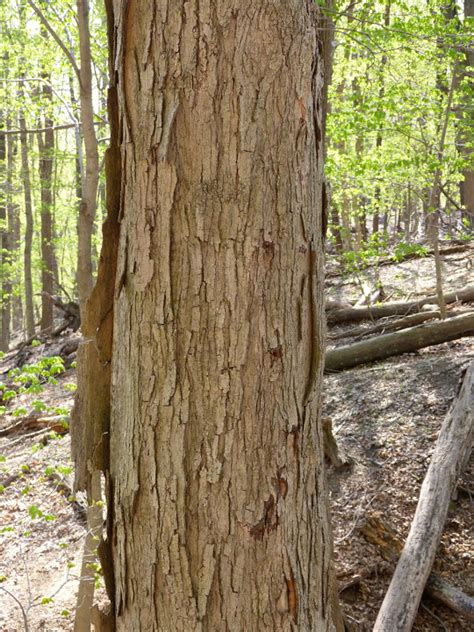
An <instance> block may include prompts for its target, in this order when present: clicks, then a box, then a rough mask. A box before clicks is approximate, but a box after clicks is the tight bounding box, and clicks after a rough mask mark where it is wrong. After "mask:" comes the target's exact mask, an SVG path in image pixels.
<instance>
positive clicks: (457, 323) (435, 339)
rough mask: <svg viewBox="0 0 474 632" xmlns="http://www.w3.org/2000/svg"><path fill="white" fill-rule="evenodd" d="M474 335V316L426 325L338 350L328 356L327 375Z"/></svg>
mask: <svg viewBox="0 0 474 632" xmlns="http://www.w3.org/2000/svg"><path fill="white" fill-rule="evenodd" d="M472 335H474V312H470V313H468V314H463V315H462V316H455V317H454V318H448V319H447V320H443V321H437V322H435V323H425V324H424V325H418V326H417V327H410V328H409V329H404V330H402V331H397V332H395V333H391V334H385V335H382V336H377V337H376V338H371V339H370V340H364V341H362V342H355V343H354V344H351V345H346V346H343V347H338V348H337V349H331V350H330V351H327V352H326V362H325V365H324V368H325V370H326V371H343V370H344V369H350V368H352V367H354V366H358V365H360V364H365V363H367V362H375V360H384V359H385V358H390V357H391V356H394V355H401V354H402V353H409V352H410V351H416V350H417V349H422V348H424V347H430V346H432V345H437V344H440V343H442V342H448V341H449V340H456V339H457V338H463V337H464V336H472Z"/></svg>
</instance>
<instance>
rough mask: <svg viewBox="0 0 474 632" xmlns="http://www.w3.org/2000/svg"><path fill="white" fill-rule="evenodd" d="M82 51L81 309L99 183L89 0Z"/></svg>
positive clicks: (82, 0)
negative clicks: (83, 159)
mask: <svg viewBox="0 0 474 632" xmlns="http://www.w3.org/2000/svg"><path fill="white" fill-rule="evenodd" d="M77 21H78V27H79V44H80V46H79V51H80V60H81V68H80V84H81V85H80V104H81V123H82V131H83V134H84V146H85V154H86V156H85V157H86V160H85V163H86V164H85V174H84V180H83V182H82V196H81V206H80V209H79V220H78V262H77V288H78V294H79V304H80V306H81V310H83V308H84V306H85V302H86V300H87V299H88V297H89V294H90V293H91V290H92V285H93V273H92V232H93V228H94V218H95V212H96V205H97V200H96V198H97V187H98V183H99V152H98V148H97V138H96V134H95V129H94V105H93V94H92V61H91V47H90V33H89V0H77Z"/></svg>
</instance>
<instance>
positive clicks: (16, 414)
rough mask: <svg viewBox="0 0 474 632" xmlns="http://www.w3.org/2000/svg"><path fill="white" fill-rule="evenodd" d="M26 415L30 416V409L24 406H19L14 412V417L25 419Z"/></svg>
mask: <svg viewBox="0 0 474 632" xmlns="http://www.w3.org/2000/svg"><path fill="white" fill-rule="evenodd" d="M26 414H28V408H25V407H24V406H19V407H18V408H15V410H13V411H12V415H13V417H24V416H25V415H26Z"/></svg>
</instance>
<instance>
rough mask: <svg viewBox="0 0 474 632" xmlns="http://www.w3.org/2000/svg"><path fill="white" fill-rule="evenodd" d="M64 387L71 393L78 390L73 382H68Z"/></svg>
mask: <svg viewBox="0 0 474 632" xmlns="http://www.w3.org/2000/svg"><path fill="white" fill-rule="evenodd" d="M63 388H64V389H65V390H66V391H69V392H70V393H75V392H76V391H77V385H76V384H74V383H73V382H68V383H67V384H64V385H63Z"/></svg>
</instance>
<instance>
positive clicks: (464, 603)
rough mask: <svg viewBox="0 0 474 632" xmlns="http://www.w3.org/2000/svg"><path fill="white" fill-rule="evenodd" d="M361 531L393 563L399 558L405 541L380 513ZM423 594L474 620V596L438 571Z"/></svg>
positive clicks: (346, 583) (431, 575)
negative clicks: (457, 586)
mask: <svg viewBox="0 0 474 632" xmlns="http://www.w3.org/2000/svg"><path fill="white" fill-rule="evenodd" d="M361 533H362V535H363V536H364V537H365V539H366V540H367V541H368V542H370V543H371V544H375V545H376V546H377V547H378V549H379V551H380V554H381V555H382V557H383V559H384V560H386V561H387V562H391V563H393V562H396V561H397V560H398V557H399V555H400V552H401V551H402V549H403V542H402V541H401V539H400V538H399V536H398V535H397V534H396V533H395V531H394V530H393V529H392V528H391V527H389V526H388V525H387V524H386V523H385V522H384V521H383V520H382V518H381V516H380V514H377V513H373V514H371V515H370V516H369V517H368V518H367V521H366V523H365V524H364V526H363V527H362V528H361ZM346 585H349V581H348V582H345V583H343V584H342V588H341V590H340V592H342V590H343V589H345V588H346V587H347V586H346ZM423 596H424V597H429V598H430V599H432V600H433V601H436V602H438V603H440V604H442V605H443V606H446V607H447V608H449V609H450V610H453V611H454V612H457V613H458V614H460V615H461V616H463V617H465V618H466V619H467V620H468V621H473V620H474V597H470V596H469V595H467V594H466V593H464V592H463V591H462V590H459V588H456V587H455V586H452V585H451V584H449V583H448V582H447V581H446V580H445V579H443V578H441V577H440V576H439V575H437V574H436V573H430V576H429V578H428V581H427V582H426V586H425V589H424V591H423Z"/></svg>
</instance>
